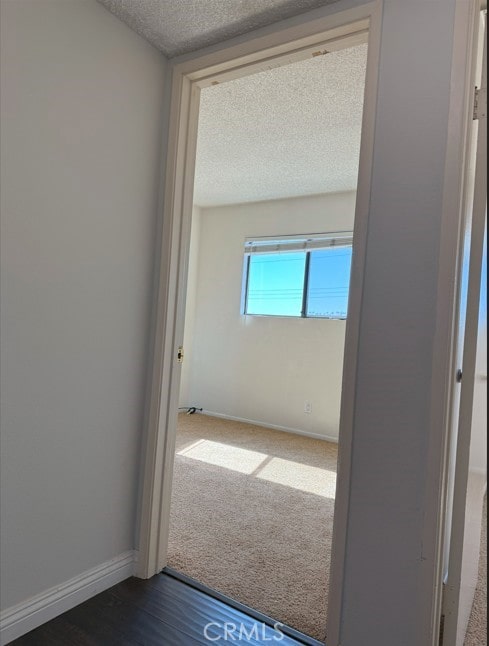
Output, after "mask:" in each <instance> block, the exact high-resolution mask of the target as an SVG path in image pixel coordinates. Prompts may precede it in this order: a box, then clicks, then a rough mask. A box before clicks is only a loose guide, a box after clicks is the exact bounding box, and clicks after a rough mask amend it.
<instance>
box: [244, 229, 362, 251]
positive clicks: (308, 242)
mask: <svg viewBox="0 0 489 646" xmlns="http://www.w3.org/2000/svg"><path fill="white" fill-rule="evenodd" d="M352 241H353V232H352V231H338V232H334V233H311V234H307V235H300V236H296V235H292V236H282V237H280V238H277V237H273V238H271V237H261V238H246V239H245V243H244V251H245V253H247V254H256V253H284V252H288V251H310V250H312V249H329V248H330V247H351V244H352Z"/></svg>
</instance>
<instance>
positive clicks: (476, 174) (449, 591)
mask: <svg viewBox="0 0 489 646" xmlns="http://www.w3.org/2000/svg"><path fill="white" fill-rule="evenodd" d="M484 13H485V12H484ZM481 19H482V21H483V23H482V27H481V33H482V38H483V40H482V41H481V42H483V43H484V51H483V55H482V72H481V81H480V89H479V91H478V96H477V104H478V105H477V114H476V115H474V116H475V121H474V132H473V140H474V143H475V146H474V147H473V150H474V165H473V172H472V173H470V172H469V179H468V181H469V183H470V182H473V184H472V185H471V186H469V187H468V191H467V195H468V196H469V199H470V206H469V213H468V217H467V225H466V230H465V240H464V257H463V261H462V275H461V279H462V284H461V294H460V320H459V336H461V337H462V338H459V342H458V349H457V352H458V355H459V356H458V358H459V360H460V363H458V365H459V372H458V375H457V382H458V384H457V386H456V388H455V392H454V396H453V400H454V402H453V406H454V419H455V433H453V435H452V436H453V437H454V440H455V442H454V447H455V450H454V451H453V454H452V456H453V457H452V461H451V464H450V471H451V478H450V477H449V492H448V500H449V502H450V501H452V504H451V505H449V508H448V514H447V516H448V528H447V531H448V541H447V543H446V545H447V552H446V561H445V563H446V568H447V572H446V581H445V587H444V595H443V611H442V612H443V616H444V627H443V641H442V643H443V646H463V643H464V639H465V633H466V629H467V624H468V621H469V616H470V611H471V607H472V601H473V597H474V592H475V586H476V582H477V572H478V561H479V544H480V530H481V520H482V496H483V493H484V488H485V483H486V464H485V461H484V460H485V458H483V457H482V455H485V453H486V451H485V447H484V446H483V444H484V442H485V441H486V440H485V438H486V433H487V422H486V417H485V414H486V411H487V393H486V389H485V380H487V357H486V354H485V351H486V342H485V339H486V334H487V300H486V294H485V290H486V286H485V285H486V280H487V278H486V277H487V269H486V267H485V262H484V261H483V258H484V253H485V249H486V248H487V246H486V244H485V242H484V241H485V237H486V221H487V217H486V213H487V176H486V172H487V115H486V112H487V110H486V98H485V97H486V92H487V44H486V38H485V22H486V16H485V15H482V16H481ZM470 207H471V208H470Z"/></svg>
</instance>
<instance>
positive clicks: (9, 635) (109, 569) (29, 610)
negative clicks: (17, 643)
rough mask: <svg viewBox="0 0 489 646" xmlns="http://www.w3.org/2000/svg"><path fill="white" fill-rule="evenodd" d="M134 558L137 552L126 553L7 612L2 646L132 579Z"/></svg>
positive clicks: (1, 616)
mask: <svg viewBox="0 0 489 646" xmlns="http://www.w3.org/2000/svg"><path fill="white" fill-rule="evenodd" d="M134 557H135V553H134V551H133V550H130V551H128V552H124V553H123V554H120V555H119V556H116V557H115V558H113V559H111V560H110V561H106V562H105V563H102V564H100V565H98V566H96V567H94V568H92V569H90V570H86V571H85V572H83V573H82V574H79V575H78V576H76V577H73V578H72V579H70V580H69V581H66V582H64V583H61V584H60V585H57V586H54V587H52V588H49V589H48V590H45V591H44V592H41V593H40V594H37V595H35V596H33V597H31V598H30V599H27V600H26V601H23V602H21V603H19V604H17V605H15V606H12V607H11V608H7V609H6V610H3V611H2V612H1V613H0V644H1V646H4V645H5V644H8V643H9V642H11V641H12V640H14V639H17V638H18V637H20V636H21V635H25V633H28V632H29V631H31V630H34V628H37V627H38V626H40V625H41V624H44V623H45V622H46V621H50V620H51V619H54V617H57V616H58V615H61V614H62V613H63V612H66V611H67V610H70V609H71V608H74V607H75V606H77V605H78V604H80V603H82V602H83V601H86V600H87V599H90V597H93V596H94V595H96V594H98V593H99V592H103V591H104V590H107V588H110V587H112V586H113V585H115V584H116V583H119V582H120V581H123V580H124V579H127V578H129V577H130V576H132V575H133V572H134V560H135V558H134Z"/></svg>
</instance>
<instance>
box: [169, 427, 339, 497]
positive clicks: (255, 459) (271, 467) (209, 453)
mask: <svg viewBox="0 0 489 646" xmlns="http://www.w3.org/2000/svg"><path fill="white" fill-rule="evenodd" d="M177 455H181V456H185V457H186V458H192V459H193V460H199V461H200V462H206V463H207V464H212V465H213V466H216V467H222V468H224V469H230V470H231V471H236V472H238V473H243V474H246V475H251V476H255V477H257V478H258V479H260V480H266V481H268V482H273V483H275V484H281V485H284V486H286V487H292V488H293V489H299V490H300V491H304V492H306V493H313V494H316V495H317V496H322V497H323V498H331V499H333V500H334V497H335V493H336V471H332V470H329V469H322V468H319V467H314V466H310V465H308V464H302V463H301V462H295V461H293V460H286V459H283V458H278V457H274V456H271V455H268V454H266V453H262V452H260V451H251V450H250V449H244V448H242V447H240V446H231V445H229V444H225V443H223V442H215V441H213V440H204V439H201V440H198V441H197V442H194V443H193V444H191V445H190V446H187V447H185V448H183V449H181V450H180V451H178V452H177Z"/></svg>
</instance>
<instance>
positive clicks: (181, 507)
mask: <svg viewBox="0 0 489 646" xmlns="http://www.w3.org/2000/svg"><path fill="white" fill-rule="evenodd" d="M338 46H339V43H338ZM314 54H315V55H313V56H310V57H308V58H307V59H305V60H302V61H298V62H295V63H291V64H289V65H282V66H280V67H276V68H273V69H271V70H267V71H262V72H258V73H256V74H253V75H250V76H246V77H242V78H239V79H236V80H230V81H228V82H225V83H220V84H218V85H213V86H210V87H207V88H204V89H203V90H202V92H201V97H200V113H199V129H198V138H197V156H196V172H195V185H194V206H193V213H192V227H191V237H190V247H189V263H188V281H187V294H186V315H185V332H184V343H183V346H184V356H185V359H184V362H183V365H182V374H181V385H180V399H179V409H180V411H181V412H180V414H179V416H178V424H177V435H176V457H175V463H174V478H173V488H172V505H171V522H170V535H169V546H168V566H169V567H170V568H172V570H176V571H178V572H180V573H183V574H185V575H186V576H187V577H191V578H193V579H196V580H197V581H198V582H199V583H200V584H205V585H207V586H208V587H209V588H212V589H214V590H218V591H219V592H221V593H224V594H226V595H227V596H229V597H231V598H233V599H236V600H238V601H239V602H241V603H243V604H246V605H247V606H250V607H251V608H253V609H255V610H258V611H260V612H261V613H263V614H265V615H267V616H270V617H272V618H273V619H276V620H279V621H281V622H282V623H284V624H287V625H290V626H292V627H293V628H294V629H296V630H299V631H300V632H302V633H305V634H308V635H311V636H313V637H314V638H316V639H318V640H321V641H324V639H325V624H326V610H327V596H328V595H327V591H328V588H329V569H330V560H331V541H332V532H333V517H334V502H335V488H336V464H337V453H338V434H339V418H340V402H341V386H342V373H343V355H344V346H345V329H346V323H347V305H348V292H349V289H348V287H349V277H350V267H351V259H352V241H353V225H354V213H355V200H356V187H357V186H356V185H357V177H358V159H359V150H360V139H361V125H362V112H363V98H364V87H365V69H366V59H367V43H366V42H365V43H362V44H357V45H354V46H353V47H351V46H348V47H345V48H341V49H337V50H335V51H333V52H330V53H322V54H320V55H319V54H318V53H317V52H315V53H314ZM197 491H198V492H199V493H198V496H196V495H195V492H197Z"/></svg>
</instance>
